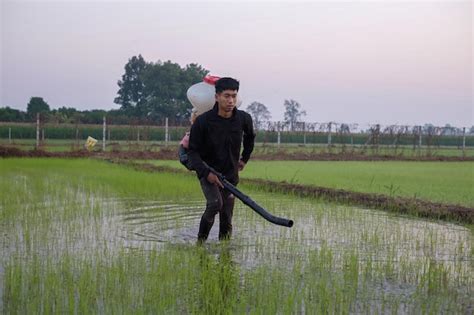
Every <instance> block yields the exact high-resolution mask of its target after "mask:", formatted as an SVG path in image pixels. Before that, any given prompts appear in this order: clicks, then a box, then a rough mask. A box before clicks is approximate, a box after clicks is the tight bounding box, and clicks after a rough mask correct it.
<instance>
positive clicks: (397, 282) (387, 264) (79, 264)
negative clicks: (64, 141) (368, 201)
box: [0, 158, 474, 314]
mask: <svg viewBox="0 0 474 315" xmlns="http://www.w3.org/2000/svg"><path fill="white" fill-rule="evenodd" d="M250 165H251V164H249V170H250ZM263 165H264V164H262V165H260V167H263ZM258 166H259V165H257V163H255V166H254V167H258ZM279 172H284V171H283V170H282V169H279ZM242 188H243V189H244V190H245V192H246V193H248V194H249V195H251V196H252V197H253V198H254V199H255V200H256V201H258V202H259V203H260V204H261V205H262V206H263V207H265V208H266V209H268V210H269V211H270V212H272V213H274V214H275V215H277V216H283V217H288V218H291V219H293V220H294V221H295V225H294V226H293V227H292V228H291V229H289V228H286V227H280V226H275V225H272V224H270V223H268V222H266V221H264V220H263V219H262V218H261V217H260V216H258V215H257V214H255V213H254V212H253V211H251V210H250V209H249V208H247V207H245V206H244V205H243V204H241V203H240V202H237V203H236V208H235V212H234V213H235V215H234V221H233V225H234V233H233V237H232V239H231V240H230V241H226V242H221V243H219V242H218V241H217V230H218V224H217V223H216V224H215V226H214V228H213V231H212V232H211V235H210V239H209V242H208V243H206V244H205V245H204V246H196V245H195V239H196V234H197V228H198V225H199V219H200V216H201V214H202V211H203V207H204V203H205V201H204V198H203V196H202V192H201V190H200V187H199V184H198V181H197V180H196V178H194V177H193V176H187V175H185V174H168V173H147V172H142V171H135V170H132V169H131V168H127V167H123V166H120V165H116V164H111V163H107V162H103V161H98V160H94V159H53V158H49V159H29V158H21V159H13V158H12V159H0V229H1V231H2V232H1V233H0V292H1V294H0V296H1V297H0V299H1V300H0V313H2V314H3V313H5V314H11V313H15V314H16V313H22V314H36V313H81V314H89V313H106V314H110V313H118V314H123V313H127V314H128V313H134V314H136V313H140V314H142V313H152V314H156V313H159V314H165V313H166V314H168V313H171V314H176V313H178V314H235V313H237V314H242V313H245V314H278V313H282V314H292V313H308V314H328V313H329V314H335V313H337V314H352V313H370V314H373V313H377V314H382V313H383V314H384V313H392V314H397V313H417V314H418V313H421V314H423V313H424V314H438V313H446V314H448V313H449V314H465V313H469V312H470V311H471V310H472V294H473V293H474V292H473V288H474V286H473V284H474V283H473V278H472V274H473V265H472V255H473V254H474V248H473V246H472V245H473V234H472V231H471V230H470V228H469V227H463V226H460V225H456V224H451V223H447V222H436V221H432V220H424V219H417V218H410V217H404V216H399V215H394V214H390V213H385V212H381V211H377V210H369V209H364V208H358V207H351V206H346V205H337V204H333V203H325V202H322V201H320V200H315V199H311V198H298V197H294V196H290V195H285V194H277V193H262V192H261V191H259V190H252V188H251V187H248V186H245V185H242Z"/></svg>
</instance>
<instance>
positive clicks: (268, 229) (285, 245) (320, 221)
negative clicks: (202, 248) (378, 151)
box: [0, 194, 473, 272]
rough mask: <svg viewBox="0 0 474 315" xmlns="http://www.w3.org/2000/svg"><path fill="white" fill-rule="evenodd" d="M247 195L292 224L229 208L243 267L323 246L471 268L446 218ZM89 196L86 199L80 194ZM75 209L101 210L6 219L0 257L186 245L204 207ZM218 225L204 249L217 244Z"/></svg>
mask: <svg viewBox="0 0 474 315" xmlns="http://www.w3.org/2000/svg"><path fill="white" fill-rule="evenodd" d="M252 197H253V198H254V199H255V200H256V201H258V202H259V203H260V204H261V205H262V206H264V207H265V208H266V209H268V210H269V211H270V212H272V213H273V214H275V215H278V216H282V217H286V218H290V219H292V220H294V221H295V225H294V227H293V228H286V227H281V226H276V225H273V224H271V223H269V222H267V221H265V220H264V219H263V218H262V217H260V216H259V215H258V214H256V213H255V212H253V211H252V210H251V209H250V208H248V207H246V206H245V205H243V204H242V203H240V202H236V207H235V210H234V233H233V238H232V240H231V242H230V246H231V248H233V252H234V258H235V259H236V260H238V262H239V263H240V264H241V265H243V266H248V267H252V266H255V265H257V264H259V263H260V262H265V263H267V264H268V263H271V262H276V261H279V262H278V263H281V261H280V260H288V262H290V261H292V260H294V256H295V255H297V256H303V257H304V256H305V255H306V254H307V253H308V252H311V251H313V250H318V249H320V248H321V247H327V248H330V249H331V250H332V251H333V252H334V253H335V255H336V256H337V255H339V254H341V255H342V254H343V253H345V252H347V251H350V250H352V251H354V250H355V251H357V253H358V254H359V256H360V257H361V258H360V259H361V260H364V259H366V258H367V256H370V259H371V260H375V261H380V260H393V261H394V262H396V261H400V260H401V259H402V260H408V261H413V260H416V259H423V258H426V257H429V258H430V259H434V260H436V261H439V262H444V263H447V264H450V265H452V266H453V268H454V267H456V268H457V269H458V270H459V268H461V270H464V271H465V272H472V266H473V258H472V251H473V249H472V246H473V236H472V233H471V232H470V231H469V230H468V229H467V228H464V227H462V226H459V225H455V224H451V223H443V222H442V223H440V222H432V221H428V220H417V219H413V218H407V217H401V216H395V215H393V214H389V213H385V212H382V211H375V210H368V209H362V208H356V207H346V206H340V205H334V204H325V203H321V202H318V201H312V200H309V199H299V198H289V197H285V196H282V195H278V194H275V195H270V194H253V195H252ZM86 199H87V198H86ZM43 206H44V207H47V208H48V210H49V211H51V212H61V211H62V209H58V208H61V207H63V206H64V205H62V204H56V205H55V204H54V202H52V201H51V200H49V201H48V204H45V205H43ZM77 206H78V208H82V209H83V208H90V209H97V208H98V209H99V210H98V211H96V212H92V210H91V211H82V214H80V212H79V214H78V215H76V216H74V217H73V218H70V219H69V220H68V221H64V220H62V219H61V218H60V217H59V218H58V219H57V220H53V221H50V222H48V224H39V225H31V224H24V223H20V222H17V223H11V224H9V225H5V223H4V225H3V226H2V228H1V231H2V233H1V235H0V252H1V253H2V254H1V258H2V260H5V259H8V256H10V255H11V254H12V253H16V254H19V253H20V254H21V253H25V254H31V252H38V253H42V254H45V255H53V256H55V255H58V256H60V255H61V253H63V252H65V251H67V252H80V251H84V252H90V251H91V250H101V249H104V248H106V249H107V250H109V251H112V252H113V251H115V250H121V249H123V248H130V249H134V248H143V249H153V248H160V247H163V246H170V245H171V246H173V245H192V246H194V244H195V241H196V235H197V231H198V226H199V220H200V217H201V215H202V211H203V209H204V201H203V200H202V199H191V200H181V201H175V200H141V199H116V198H100V196H90V197H89V198H88V199H87V201H85V202H84V201H83V202H78V204H77ZM218 220H219V219H218V216H216V222H215V224H214V227H213V229H212V231H211V234H210V236H209V240H208V244H207V245H206V246H208V247H210V248H211V247H212V246H215V245H217V244H218V243H219V242H218V240H217V235H218V229H219V222H218Z"/></svg>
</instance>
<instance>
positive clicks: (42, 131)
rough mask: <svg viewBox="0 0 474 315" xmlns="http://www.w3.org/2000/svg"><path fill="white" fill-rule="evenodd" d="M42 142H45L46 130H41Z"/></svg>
mask: <svg viewBox="0 0 474 315" xmlns="http://www.w3.org/2000/svg"><path fill="white" fill-rule="evenodd" d="M41 141H42V142H44V128H41Z"/></svg>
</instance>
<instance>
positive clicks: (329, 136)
mask: <svg viewBox="0 0 474 315" xmlns="http://www.w3.org/2000/svg"><path fill="white" fill-rule="evenodd" d="M331 127H332V123H331V122H330V123H329V132H328V145H331Z"/></svg>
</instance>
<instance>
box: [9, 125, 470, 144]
mask: <svg viewBox="0 0 474 315" xmlns="http://www.w3.org/2000/svg"><path fill="white" fill-rule="evenodd" d="M188 130H189V128H188V127H170V128H169V129H168V132H169V139H171V140H179V139H181V138H182V137H183V135H184V134H185V132H186V131H188ZM43 133H44V138H45V139H86V138H87V137H88V136H91V137H93V138H96V139H102V138H103V129H102V126H100V125H97V126H95V125H79V126H77V127H76V126H75V125H67V126H54V125H46V126H44V127H42V128H41V131H40V137H41V138H42V137H43ZM165 133H166V131H165V128H164V127H147V126H109V127H108V129H107V131H106V139H107V140H112V141H113V140H117V141H119V140H137V139H138V138H140V140H153V141H161V140H164V139H165ZM9 137H11V138H12V139H35V138H36V127H35V126H34V125H31V124H30V125H28V124H15V125H7V124H1V125H0V139H8V138H9ZM369 137H370V135H369V134H360V133H357V134H344V135H341V134H332V135H331V143H332V144H346V145H364V144H372V143H374V142H373V141H371V140H370V139H369ZM256 141H257V142H261V143H262V142H263V143H277V142H278V133H277V132H276V131H259V132H257V138H256ZM280 142H281V143H307V144H327V143H328V142H329V139H328V134H326V133H320V132H317V133H316V132H307V133H302V132H291V131H285V132H281V133H280ZM376 143H377V144H379V145H392V146H396V145H400V146H406V145H418V144H419V138H418V136H408V135H407V136H402V137H399V138H398V139H396V138H395V137H393V136H388V135H381V136H380V137H379V138H378V140H377V141H376ZM462 144H463V138H462V137H461V136H437V137H426V136H422V138H421V145H423V146H457V147H460V146H462ZM465 145H466V146H468V147H473V146H474V136H466V138H465Z"/></svg>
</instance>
